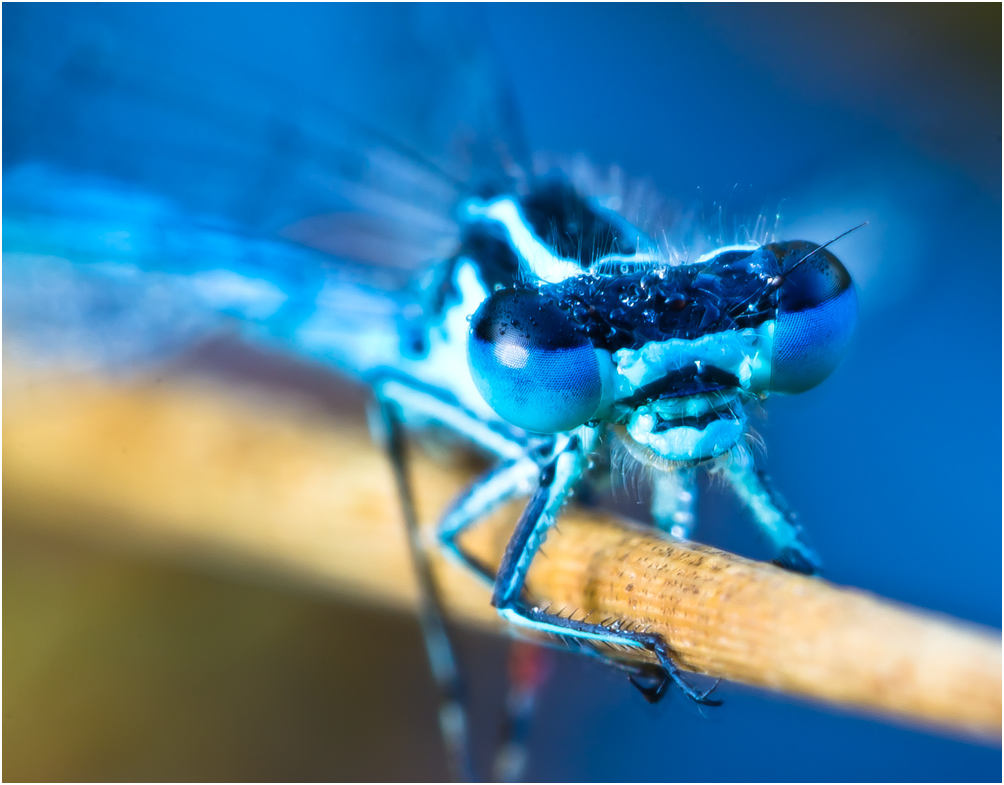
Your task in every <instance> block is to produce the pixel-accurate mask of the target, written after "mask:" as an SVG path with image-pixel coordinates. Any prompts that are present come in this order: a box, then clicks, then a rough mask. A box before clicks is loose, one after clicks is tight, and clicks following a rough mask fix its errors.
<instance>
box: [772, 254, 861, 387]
mask: <svg viewBox="0 0 1004 785" xmlns="http://www.w3.org/2000/svg"><path fill="white" fill-rule="evenodd" d="M765 247H766V248H767V249H768V250H770V251H771V252H772V253H773V254H774V255H775V256H776V257H777V260H778V264H779V267H780V270H781V274H780V275H779V276H777V278H776V279H775V280H774V282H772V283H773V285H776V286H777V289H778V306H777V317H776V326H775V329H774V342H773V349H772V355H771V380H770V389H771V391H772V392H779V393H799V392H804V391H805V390H808V389H810V388H812V387H815V386H816V385H817V384H819V383H820V382H821V381H823V380H824V379H825V378H826V377H828V376H829V375H830V374H831V373H833V371H834V370H835V369H836V367H837V366H838V365H839V364H840V361H841V360H843V358H844V355H845V354H847V349H848V347H849V346H850V341H851V335H852V334H853V332H854V324H855V321H856V320H857V310H858V305H857V295H856V294H855V291H854V283H853V281H852V280H851V276H850V273H848V272H847V268H845V267H844V265H843V264H841V262H840V260H839V259H837V257H836V256H834V255H833V254H831V253H830V252H829V251H828V250H826V249H825V248H823V247H821V246H818V245H816V244H815V243H810V242H805V241H793V242H785V243H772V244H770V245H768V246H765Z"/></svg>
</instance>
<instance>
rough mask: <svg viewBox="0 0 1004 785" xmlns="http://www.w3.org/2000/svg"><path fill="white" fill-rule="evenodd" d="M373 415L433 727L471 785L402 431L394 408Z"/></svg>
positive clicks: (459, 694)
mask: <svg viewBox="0 0 1004 785" xmlns="http://www.w3.org/2000/svg"><path fill="white" fill-rule="evenodd" d="M377 406H378V407H379V410H378V414H379V416H380V422H381V424H382V425H383V434H382V435H383V437H384V439H385V441H386V447H387V452H388V455H389V456H390V460H391V465H392V466H393V469H394V480H395V482H396V484H397V490H398V495H399V496H400V498H401V506H402V508H403V513H404V520H405V526H406V528H407V533H408V543H409V546H410V547H409V551H410V552H411V559H412V564H413V565H414V568H415V575H416V577H417V578H418V589H419V591H418V597H419V614H418V618H419V623H420V625H421V628H422V637H423V639H424V641H425V649H426V654H427V656H428V658H429V665H430V668H431V670H432V674H433V678H434V679H435V681H436V686H437V688H438V690H439V727H440V733H441V734H442V737H443V743H444V745H445V747H446V759H447V765H448V766H449V770H450V775H451V776H452V778H453V779H454V780H455V781H458V782H471V781H473V779H474V769H473V766H472V763H471V757H470V745H469V742H468V737H467V736H468V734H467V715H466V711H465V709H464V689H463V683H462V681H461V678H460V670H459V668H458V666H457V659H456V655H455V654H454V651H453V646H452V644H451V643H450V637H449V634H448V633H447V631H446V625H445V622H444V615H443V605H442V600H441V598H440V596H439V591H438V589H437V587H436V583H435V580H434V579H433V575H432V569H431V565H430V564H429V559H428V555H427V553H426V551H425V547H424V544H423V542H422V537H421V531H420V529H419V527H418V518H417V516H416V513H415V504H414V498H413V496H412V493H411V483H410V481H409V478H408V470H407V449H406V445H405V440H404V433H403V428H402V427H401V423H400V420H399V419H398V415H397V412H396V411H395V409H394V404H393V403H390V402H389V401H386V400H384V399H378V401H377Z"/></svg>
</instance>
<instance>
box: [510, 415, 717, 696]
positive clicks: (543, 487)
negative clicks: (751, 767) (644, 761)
mask: <svg viewBox="0 0 1004 785" xmlns="http://www.w3.org/2000/svg"><path fill="white" fill-rule="evenodd" d="M559 438H560V439H562V441H563V443H562V444H559V445H558V446H557V447H556V449H555V451H554V457H553V458H551V460H550V461H548V462H547V463H546V464H545V465H544V466H543V468H542V469H541V477H540V487H539V489H538V490H537V492H536V493H535V494H534V495H533V497H531V499H530V503H529V504H528V505H527V507H526V510H524V512H523V515H522V516H521V517H520V519H519V522H518V523H517V524H516V528H515V530H514V531H513V534H512V538H511V539H510V540H509V544H508V545H507V546H506V551H505V554H504V555H503V557H502V564H501V565H500V567H499V572H498V575H497V576H496V579H495V589H494V592H493V594H492V604H493V605H494V606H495V607H496V608H498V610H499V613H500V614H501V615H502V617H503V618H505V619H506V620H508V621H510V622H512V623H513V624H516V625H518V626H523V627H527V628H529V629H531V630H535V631H537V632H541V633H547V634H551V635H555V636H558V637H559V638H566V639H567V638H572V639H576V640H581V641H584V642H594V643H600V644H603V643H606V644H611V645H614V646H629V647H637V648H643V649H647V650H649V651H650V652H652V653H653V654H654V655H655V656H656V658H657V659H658V661H659V665H660V666H661V667H662V668H663V670H664V671H665V672H666V675H667V677H668V678H670V679H671V680H672V681H673V682H674V683H675V684H676V685H677V686H678V687H680V689H681V690H683V692H684V693H685V694H686V695H687V696H688V697H690V698H691V699H693V700H694V701H696V702H697V703H702V704H707V705H718V704H719V703H720V701H717V700H713V699H711V698H709V697H708V693H706V692H701V691H699V690H697V689H696V688H694V687H693V686H692V685H691V684H690V683H688V682H687V680H686V679H684V678H683V676H682V674H681V673H680V671H679V669H678V668H677V667H676V664H675V663H674V662H673V658H672V656H671V653H670V650H669V647H668V646H667V644H666V641H665V640H664V639H663V638H662V636H661V635H657V634H654V633H645V632H638V631H635V630H630V629H623V628H621V627H620V626H618V625H617V623H616V622H615V623H611V624H591V623H587V622H584V621H575V620H574V619H569V618H564V617H562V616H558V615H555V614H552V613H549V612H548V611H546V610H542V609H540V608H537V607H533V606H531V605H530V604H529V603H528V602H527V601H526V599H525V598H524V596H523V588H524V585H525V583H526V575H527V572H528V571H529V568H530V564H531V562H532V561H533V558H534V556H536V554H537V551H539V550H540V546H541V544H542V543H543V541H544V538H545V537H546V536H547V533H548V530H549V529H550V528H551V527H552V526H553V525H554V522H555V518H556V516H557V514H558V511H559V510H560V508H561V506H562V505H563V504H564V502H565V500H566V499H567V497H568V494H569V493H570V491H571V490H572V489H573V487H574V486H575V483H576V482H578V480H579V478H580V477H581V476H582V474H583V473H584V472H585V470H586V468H587V463H588V460H589V459H588V455H589V453H590V452H591V450H592V448H593V444H594V442H595V440H596V438H597V434H596V430H595V429H593V428H589V427H588V426H583V427H581V428H578V429H577V430H576V431H575V432H574V433H573V434H572V435H570V436H562V437H559Z"/></svg>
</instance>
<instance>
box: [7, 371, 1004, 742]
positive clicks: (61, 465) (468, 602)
mask: <svg viewBox="0 0 1004 785" xmlns="http://www.w3.org/2000/svg"><path fill="white" fill-rule="evenodd" d="M8 376H9V375H8ZM235 395H236V394H235V393H234V391H232V390H231V391H224V392H221V391H220V390H218V389H215V390H214V389H211V388H206V387H198V386H193V385H192V384H191V383H189V384H188V385H187V386H186V385H181V384H179V383H173V384H167V385H160V386H153V385H150V386H141V385H135V386H131V387H119V388H110V387H102V386H99V385H96V384H94V383H85V384H79V383H78V384H74V385H69V384H63V385H57V386H53V385H48V386H39V385H33V384H30V383H24V382H23V381H22V382H19V383H16V384H8V385H5V401H4V404H5V406H4V423H3V430H4V477H3V479H4V484H5V486H6V487H5V490H6V492H7V493H6V496H7V502H8V505H7V506H8V513H14V515H11V516H10V517H11V518H17V519H18V520H21V521H25V522H29V523H32V524H33V525H37V526H46V527H61V528H64V529H65V528H70V529H74V530H76V531H86V532H87V533H89V534H91V535H98V536H104V537H113V538H115V539H117V540H122V539H128V540H133V541H136V540H143V541H147V542H149V543H153V544H155V545H157V546H158V547H162V548H163V547H168V548H171V549H174V550H181V551H183V552H188V553H197V554H203V555H205V554H209V555H213V556H215V557H217V558H220V559H226V560H238V561H242V562H245V563H248V562H250V563H253V564H255V565H256V566H264V567H266V568H268V569H272V570H281V571H284V572H286V573H289V574H292V575H294V576H296V577H297V578H299V579H307V580H310V581H313V582H318V583H321V584H324V585H327V586H331V587H334V588H337V589H340V590H342V591H348V592H352V593H353V594H355V595H356V596H358V597H360V598H362V599H364V600H366V601H369V602H376V603H381V604H385V605H390V606H397V607H406V606H409V605H411V604H413V602H414V585H413V582H412V577H411V574H410V571H409V566H408V558H407V553H406V550H405V548H406V545H405V537H404V529H403V527H402V524H401V521H400V511H399V509H398V506H397V499H396V497H395V495H394V491H393V483H392V479H391V473H390V469H389V466H388V465H387V462H386V459H385V458H384V456H383V455H382V454H381V453H380V452H379V451H378V450H376V449H375V448H374V447H373V446H372V445H371V442H370V439H369V437H368V435H367V434H366V432H365V430H364V428H363V427H362V426H361V424H360V423H359V419H358V418H354V419H351V420H346V422H341V421H332V419H331V418H330V416H323V415H322V414H321V413H319V412H317V411H316V410H311V409H310V408H309V407H299V408H298V407H296V406H278V405H277V404H276V402H275V400H270V399H259V400H255V399H254V398H252V397H249V396H248V394H247V393H242V394H241V395H242V396H243V397H242V398H241V399H236V398H235V397H234V396H235ZM353 414H355V412H353ZM413 452H415V453H416V457H417V460H416V461H415V466H414V468H413V481H414V484H415V487H416V490H417V496H418V501H419V509H420V511H421V513H422V516H423V519H424V520H425V521H427V522H430V523H431V522H432V521H434V520H435V518H436V516H437V513H438V511H439V510H441V509H442V508H443V506H444V505H445V504H446V503H447V502H448V501H449V499H450V498H451V497H452V496H453V495H454V494H455V493H456V492H457V490H458V489H459V488H460V487H461V486H462V484H463V483H464V482H465V481H467V480H468V479H469V477H470V467H453V468H451V469H447V468H444V467H443V466H442V465H440V464H437V463H435V462H433V461H431V460H429V459H427V458H423V457H421V456H420V455H418V452H419V451H413ZM518 509H519V508H518V506H515V507H511V508H510V509H507V510H503V511H500V512H499V513H498V514H497V515H496V516H495V518H494V519H492V520H491V521H487V522H486V523H485V524H484V525H482V526H481V527H479V528H478V529H477V530H476V531H474V532H472V533H471V535H470V537H469V538H468V539H467V540H465V543H466V544H467V545H468V546H469V547H470V548H471V549H472V550H473V551H475V552H476V553H477V554H479V555H482V556H483V557H484V558H485V559H486V560H489V561H493V562H494V563H497V561H498V558H499V556H500V554H501V552H502V548H503V547H504V544H505V541H506V539H507V536H508V531H509V529H510V528H511V526H512V523H513V521H514V520H515V515H516V514H517V513H518ZM559 528H560V531H559V532H556V533H554V534H553V535H552V536H551V537H550V538H549V539H548V541H547V543H546V545H545V548H544V550H545V553H546V557H543V558H539V559H537V561H536V562H535V563H534V566H533V568H532V570H531V573H530V579H529V586H530V588H531V591H532V592H533V594H534V596H535V598H538V599H539V601H540V602H541V603H542V604H545V603H550V604H552V605H553V607H555V608H562V607H564V608H566V609H568V611H569V612H572V611H574V613H575V615H576V617H581V616H582V615H584V614H589V616H590V618H591V619H595V620H600V619H604V618H607V617H613V618H617V619H621V620H622V621H627V622H629V623H630V624H632V625H633V626H636V627H639V628H650V629H651V630H653V631H655V632H659V633H661V634H662V635H664V636H665V637H666V639H667V640H668V641H669V644H670V646H671V647H672V649H673V651H674V652H676V655H677V657H678V658H679V661H680V664H681V665H682V666H683V667H685V668H688V669H691V670H694V671H698V672H701V673H706V674H710V675H712V676H719V677H723V678H726V679H730V680H735V681H740V682H743V683H746V684H752V685H758V686H762V687H767V688H770V689H775V690H779V691H782V692H785V693H788V694H792V695H799V696H804V697H808V698H812V699H815V700H819V701H823V702H826V703H829V704H832V705H837V706H845V707H853V708H856V709H864V710H868V711H873V712H877V713H880V714H883V715H886V716H889V717H897V718H900V719H902V720H906V721H908V722H911V723H913V724H922V725H926V726H931V727H937V728H941V729H945V730H948V731H950V732H953V733H961V734H965V735H969V736H973V737H977V738H982V739H987V740H991V741H998V740H999V739H1000V734H1001V636H1000V633H999V632H997V631H990V630H983V629H979V628H976V627H973V626H970V625H966V624H962V623H959V622H956V621H953V620H951V619H948V618H945V617H940V616H935V615H933V614H928V613H924V612H922V611H917V610H914V609H909V608H905V607H902V606H897V605H894V604H892V603H889V602H885V601H882V600H880V599H877V598H875V597H873V596H871V595H868V594H866V593H864V592H861V591H856V590H853V589H842V588H837V587H835V586H832V585H830V584H827V583H826V582H824V581H821V580H818V579H810V578H804V577H801V576H798V575H794V574H792V573H789V572H785V571H783V570H780V569H777V568H774V567H772V566H770V565H765V564H761V563H757V562H752V561H749V560H747V559H743V558H740V557H738V556H734V555H732V554H728V553H723V552H721V551H718V550H715V549H712V548H707V547H703V546H700V545H695V544H689V543H687V544H684V543H679V542H673V541H668V540H666V539H663V538H661V537H659V536H656V535H655V534H653V533H652V532H651V531H650V530H646V529H639V528H637V527H630V526H626V525H625V524H623V523H621V522H619V521H615V520H612V519H610V518H607V517H603V516H597V515H591V514H587V513H584V512H582V511H580V510H575V509H571V510H568V511H567V513H566V514H565V515H563V516H562V519H561V522H560V527H559ZM439 574H440V577H441V579H442V580H443V582H444V586H445V591H444V594H445V597H446V599H447V602H448V604H449V607H450V611H451V613H452V614H454V615H456V616H459V617H462V618H464V619H467V620H469V621H472V622H475V623H480V624H488V625H498V621H497V619H496V617H495V615H494V612H493V611H492V609H491V608H490V607H489V602H488V598H489V591H488V589H487V588H486V587H483V586H481V585H480V584H479V583H478V582H477V581H476V580H475V579H473V578H472V577H471V576H469V575H467V574H466V573H463V572H462V571H460V570H459V569H458V568H455V567H454V566H452V565H447V564H443V563H441V564H440V565H439Z"/></svg>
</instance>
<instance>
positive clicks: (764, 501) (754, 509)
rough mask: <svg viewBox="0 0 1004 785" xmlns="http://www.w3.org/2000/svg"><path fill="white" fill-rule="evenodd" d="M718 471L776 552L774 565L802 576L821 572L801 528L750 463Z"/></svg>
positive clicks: (738, 462)
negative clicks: (722, 474) (802, 574)
mask: <svg viewBox="0 0 1004 785" xmlns="http://www.w3.org/2000/svg"><path fill="white" fill-rule="evenodd" d="M722 471H723V473H724V475H725V479H726V480H727V481H728V483H729V485H730V486H731V487H732V489H733V490H734V491H735V493H736V495H737V496H738V497H739V499H740V500H741V501H742V502H743V504H745V505H746V507H747V508H749V510H750V513H752V515H753V519H754V520H755V521H756V523H757V525H758V526H759V527H760V530H761V531H762V532H763V533H764V534H765V535H767V537H768V539H769V540H770V541H771V543H772V544H773V545H774V547H775V548H776V549H777V553H778V556H777V558H776V559H775V560H774V563H775V564H777V565H778V566H780V567H784V568H785V569H788V570H792V571H794V572H800V573H804V574H806V575H816V574H817V573H819V571H820V569H821V568H822V562H821V560H820V558H819V556H818V555H817V554H816V552H815V551H814V550H813V549H812V548H810V547H809V546H808V545H807V544H806V543H805V540H804V536H803V533H802V527H801V526H800V525H799V524H798V522H797V521H796V520H795V516H794V514H792V512H791V511H790V510H788V508H787V506H786V505H785V504H784V502H783V501H782V500H781V499H780V497H779V496H778V495H777V493H776V492H775V491H774V490H773V488H772V487H771V485H770V480H769V478H768V477H767V476H766V474H765V473H764V472H763V471H762V470H761V469H759V468H757V466H756V465H755V464H754V463H753V461H752V460H751V459H750V460H745V461H741V460H735V461H729V462H727V463H726V464H725V466H724V467H723V469H722Z"/></svg>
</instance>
